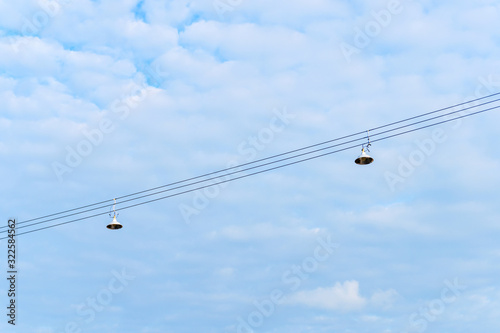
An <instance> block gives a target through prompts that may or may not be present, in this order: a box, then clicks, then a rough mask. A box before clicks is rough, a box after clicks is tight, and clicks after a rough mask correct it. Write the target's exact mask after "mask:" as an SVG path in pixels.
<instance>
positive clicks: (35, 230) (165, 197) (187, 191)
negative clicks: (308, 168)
mask: <svg viewBox="0 0 500 333" xmlns="http://www.w3.org/2000/svg"><path fill="white" fill-rule="evenodd" d="M498 108H500V106H495V107H491V108H488V109H484V110H480V111H476V112H473V113H469V114H466V115H462V116H458V117H455V118H452V119H447V120H443V121H440V122H436V123H433V124H430V125H426V126H422V127H418V128H414V129H411V130H407V131H404V132H400V133H396V134H392V135H389V136H386V137H383V138H379V139H375V140H372V141H371V142H378V141H383V140H387V139H390V138H393V137H396V136H400V135H403V134H407V133H411V132H415V131H419V130H422V129H425V128H429V127H432V126H436V125H440V124H444V123H447V122H451V121H454V120H458V119H462V118H466V117H470V116H473V115H476V114H480V113H484V112H488V111H491V110H495V109H498ZM461 111H463V110H460V111H457V112H461ZM453 113H456V112H453ZM434 118H439V117H434ZM422 122H425V121H420V122H419V123H422ZM404 127H408V126H401V127H400V128H399V129H401V128H404ZM391 131H392V130H388V131H385V133H387V132H391ZM380 134H382V133H378V134H377V135H380ZM358 146H359V145H353V146H349V147H345V148H342V149H338V150H335V151H332V152H327V153H322V154H319V155H316V156H311V157H308V158H304V159H301V160H298V161H294V162H289V163H286V164H282V165H278V166H275V167H272V168H268V169H265V170H260V171H256V172H253V173H250V174H246V175H242V176H238V177H235V178H232V179H227V180H223V181H220V182H217V183H211V184H208V185H204V186H200V187H197V188H194V189H189V190H186V191H182V192H178V193H174V194H170V195H167V196H163V197H160V198H155V199H151V200H148V201H144V202H140V203H136V204H133V205H129V206H126V207H122V208H120V209H118V210H117V211H121V210H126V209H130V208H133V207H137V206H141V205H145V204H148V203H152V202H156V201H159V200H164V199H167V198H171V197H174V196H178V195H181V194H185V193H189V192H193V191H197V190H200V189H204V188H207V187H211V186H215V185H220V184H224V183H227V182H231V181H234V180H238V179H242V178H246V177H250V176H254V175H257V174H260V173H264V172H268V171H272V170H276V169H280V168H283V167H286V166H290V165H294V164H297V163H302V162H305V161H309V160H312V159H317V158H320V157H323V156H327V155H331V154H334V153H338V152H341V151H345V150H348V149H352V148H355V147H358ZM318 151H319V150H318ZM163 192H164V191H163ZM127 201H131V200H127ZM104 214H107V212H102V213H97V214H93V215H90V216H85V217H81V218H78V219H74V220H70V221H66V222H62V223H57V224H54V225H50V226H46V227H43V228H38V229H34V230H29V231H26V232H22V233H18V234H17V235H24V234H29V233H33V232H37V231H41V230H45V229H49V228H54V227H57V226H61V225H65V224H69V223H74V222H77V221H82V220H85V219H89V218H92V217H96V216H100V215H104ZM30 226H31V225H30ZM26 227H28V226H26ZM6 238H8V237H3V238H0V240H2V239H6Z"/></svg>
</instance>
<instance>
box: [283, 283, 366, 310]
mask: <svg viewBox="0 0 500 333" xmlns="http://www.w3.org/2000/svg"><path fill="white" fill-rule="evenodd" d="M286 303H287V304H297V305H305V306H308V307H312V308H319V309H325V310H335V311H356V310H361V309H362V308H364V307H365V306H366V304H367V300H366V299H365V298H364V297H362V296H361V295H360V293H359V283H358V282H357V281H354V280H353V281H345V282H344V283H340V282H337V283H336V284H335V285H334V286H333V287H330V288H318V289H315V290H310V291H299V292H297V293H295V294H292V295H291V296H289V297H288V298H287V300H286Z"/></svg>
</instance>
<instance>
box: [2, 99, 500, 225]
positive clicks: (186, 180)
mask: <svg viewBox="0 0 500 333" xmlns="http://www.w3.org/2000/svg"><path fill="white" fill-rule="evenodd" d="M497 95H500V92H499V93H494V94H490V95H487V96H484V97H480V98H476V99H473V100H470V101H466V102H463V103H459V104H455V105H452V106H448V107H445V108H441V109H437V110H434V111H431V112H427V113H423V114H420V115H417V116H413V117H410V118H406V119H403V120H399V121H396V122H392V123H389V124H386V125H382V126H378V127H374V128H371V129H369V130H368V131H376V130H378V129H382V128H386V127H389V126H393V125H397V124H400V123H403V122H406V121H410V120H413V119H417V118H421V117H425V116H428V115H431V114H435V113H438V112H442V111H445V110H449V109H452V108H456V107H459V106H463V105H467V104H470V103H473V102H477V101H480V100H484V99H488V98H491V97H493V96H497ZM496 101H498V99H497V100H494V101H490V102H487V103H483V104H480V105H476V106H472V107H469V108H467V109H471V108H476V107H479V106H481V105H485V104H489V103H493V102H496ZM467 109H462V110H460V111H463V110H467ZM460 111H457V112H460ZM450 114H451V113H450ZM427 121H428V120H427ZM408 126H411V125H408ZM365 133H366V131H362V132H358V133H354V134H350V135H346V136H343V137H339V138H336V139H332V140H328V141H324V142H320V143H317V144H314V145H310V146H306V147H303V148H299V149H295V150H291V151H288V152H285V153H281V154H277V155H273V156H270V157H266V158H262V159H259V160H255V161H251V162H247V163H244V164H240V165H238V166H234V167H230V168H225V169H221V170H217V171H214V172H210V173H206V174H203V175H200V176H196V177H192V178H188V179H184V180H180V181H177V182H174V183H170V184H166V185H162V186H157V187H153V188H150V189H146V190H142V191H139V192H135V193H131V194H127V195H123V196H120V197H116V198H115V199H117V200H120V199H124V198H128V197H132V196H135V195H139V194H143V193H147V192H151V191H154V190H158V189H161V188H165V187H169V186H173V185H177V184H181V183H185V182H188V181H191V180H195V179H200V178H203V177H207V176H211V175H215V174H218V173H221V172H225V171H229V170H233V169H236V168H240V167H243V166H247V165H251V164H255V163H259V162H263V161H266V160H269V159H273V158H277V157H281V156H285V155H288V154H292V153H295V152H298V151H302V150H306V149H310V148H314V147H317V146H321V145H324V144H327V143H331V142H335V141H339V140H343V139H347V138H350V137H353V136H356V135H361V134H365ZM372 136H373V134H372ZM358 140H361V138H360V139H358ZM111 201H113V199H108V200H104V201H99V202H96V203H93V204H88V205H85V206H81V207H77V208H73V209H68V210H64V211H61V212H58V213H53V214H49V215H45V216H41V217H37V218H33V219H29V220H25V221H21V222H18V224H24V223H28V222H32V221H36V220H41V219H44V218H48V217H52V216H57V215H61V214H65V213H69V212H74V211H77V210H82V209H85V208H89V207H93V206H97V205H100V204H104V203H110V202H111ZM128 201H129V200H128ZM122 202H125V201H122ZM100 208H103V207H97V208H93V209H92V210H97V209H100ZM92 210H85V211H82V212H78V213H75V214H70V215H65V216H63V217H59V218H54V219H51V220H47V221H45V222H49V221H53V220H57V219H61V218H65V217H69V216H74V215H78V214H82V213H85V212H88V211H92ZM3 228H6V226H3V227H0V229H3ZM0 233H1V232H0Z"/></svg>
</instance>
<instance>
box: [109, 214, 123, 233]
mask: <svg viewBox="0 0 500 333" xmlns="http://www.w3.org/2000/svg"><path fill="white" fill-rule="evenodd" d="M122 227H123V226H122V225H121V224H120V222H118V221H117V220H116V215H115V216H113V221H111V223H110V224H108V225H107V226H106V228H108V229H111V230H116V229H121V228H122Z"/></svg>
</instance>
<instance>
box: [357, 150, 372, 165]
mask: <svg viewBox="0 0 500 333" xmlns="http://www.w3.org/2000/svg"><path fill="white" fill-rule="evenodd" d="M372 162H373V157H371V156H370V155H368V154H367V153H366V152H365V149H364V148H363V149H362V150H361V155H359V157H358V158H357V159H356V160H355V161H354V163H356V164H359V165H366V164H370V163H372Z"/></svg>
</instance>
